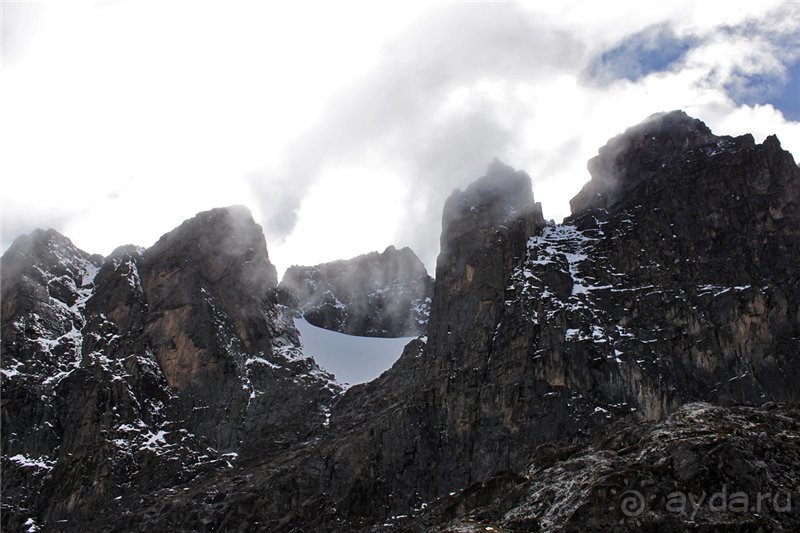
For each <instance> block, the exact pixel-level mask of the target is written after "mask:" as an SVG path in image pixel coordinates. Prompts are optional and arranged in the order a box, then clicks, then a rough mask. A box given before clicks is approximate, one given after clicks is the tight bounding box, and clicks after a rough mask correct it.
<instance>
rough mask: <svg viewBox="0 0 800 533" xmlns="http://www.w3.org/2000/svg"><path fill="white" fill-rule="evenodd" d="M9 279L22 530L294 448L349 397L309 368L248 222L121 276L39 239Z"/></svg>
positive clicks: (105, 264)
mask: <svg viewBox="0 0 800 533" xmlns="http://www.w3.org/2000/svg"><path fill="white" fill-rule="evenodd" d="M2 269H3V288H2V290H3V321H2V328H3V378H4V379H3V385H2V387H3V388H2V402H3V403H2V406H3V411H2V412H3V436H2V444H3V473H4V475H3V506H4V512H3V524H4V526H5V527H7V528H10V529H14V528H16V527H18V526H20V525H21V524H22V523H23V522H25V521H26V520H27V519H28V518H31V519H33V520H34V523H35V524H38V523H39V521H42V520H43V521H45V522H47V523H49V524H55V523H60V522H59V520H66V521H67V522H65V523H68V524H75V523H78V524H80V523H81V520H85V521H91V520H92V519H93V518H94V517H93V516H92V515H91V513H90V511H91V509H92V508H93V507H94V506H95V505H101V506H102V505H104V504H105V503H107V502H108V501H111V500H113V499H114V498H115V497H117V496H119V495H121V494H124V493H128V492H129V491H134V492H137V491H145V492H146V491H153V490H157V489H166V488H167V487H170V486H172V485H173V484H175V483H176V482H179V481H184V480H187V479H192V478H194V477H195V476H197V475H198V474H200V473H202V472H203V471H207V470H208V469H215V468H228V467H230V466H231V464H232V463H236V462H237V460H238V461H239V462H247V461H248V460H250V458H252V457H258V458H263V457H266V456H269V455H270V454H271V453H274V452H276V451H279V450H283V449H286V448H287V447H289V446H292V445H294V444H296V443H298V442H300V441H301V440H302V439H304V438H305V437H306V436H307V435H308V434H309V433H310V432H311V431H312V430H313V428H314V427H315V426H319V425H322V424H323V423H324V422H325V420H326V411H327V409H328V405H329V404H330V401H331V399H332V397H333V395H334V394H335V393H336V392H337V391H338V390H339V388H338V386H336V385H334V384H333V383H332V382H331V376H329V375H327V374H325V373H323V372H322V371H320V370H319V368H318V367H317V366H316V365H315V364H314V362H313V360H310V359H306V358H305V357H303V356H302V353H301V351H300V349H299V341H298V335H297V332H296V330H295V329H294V325H293V323H292V322H291V317H289V316H286V315H285V314H284V313H283V310H282V309H281V308H280V307H279V306H278V305H276V304H275V302H274V300H275V287H276V276H275V269H274V267H273V266H272V265H271V264H270V263H269V259H268V256H267V250H266V246H265V243H264V236H263V233H262V231H261V228H260V227H259V226H257V225H256V224H255V223H254V222H253V220H252V218H251V216H250V214H249V213H248V212H247V211H246V210H245V209H243V208H238V207H233V208H227V209H215V210H212V211H208V212H205V213H200V214H199V215H197V216H196V217H194V218H193V219H191V220H188V221H186V222H185V223H184V224H182V225H181V226H180V227H178V228H177V229H175V230H174V231H172V232H170V233H168V234H167V235H165V236H164V237H162V238H161V239H160V240H159V241H158V242H157V243H156V244H155V245H154V246H153V247H151V248H149V249H147V250H142V249H137V248H135V247H122V248H119V249H118V250H116V251H115V252H114V253H113V254H112V255H111V256H110V257H108V258H107V259H105V261H101V260H100V259H99V258H96V257H89V256H87V254H85V253H83V252H81V251H80V250H78V249H77V248H75V246H74V245H72V243H71V242H70V241H69V240H68V239H66V238H65V237H63V236H61V235H58V234H57V233H56V232H54V231H52V230H51V231H48V232H35V233H34V234H33V235H31V236H29V237H24V238H20V239H18V240H17V241H16V242H15V243H14V244H13V245H12V246H11V248H9V250H8V252H7V253H6V254H5V255H4V256H3V263H2ZM84 513H86V514H84ZM75 521H77V522H75ZM5 527H4V528H5ZM69 527H79V526H73V525H71V526H69Z"/></svg>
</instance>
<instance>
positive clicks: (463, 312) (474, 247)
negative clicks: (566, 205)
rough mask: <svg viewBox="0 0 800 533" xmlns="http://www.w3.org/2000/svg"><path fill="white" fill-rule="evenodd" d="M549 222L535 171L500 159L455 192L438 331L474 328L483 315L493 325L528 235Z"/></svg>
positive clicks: (444, 245)
mask: <svg viewBox="0 0 800 533" xmlns="http://www.w3.org/2000/svg"><path fill="white" fill-rule="evenodd" d="M544 224H545V222H544V218H543V217H542V210H541V204H539V203H534V200H533V191H532V186H531V179H530V177H529V176H528V175H527V174H526V173H525V172H521V171H515V170H514V169H513V168H511V167H509V166H508V165H505V164H503V163H501V162H500V161H497V160H495V161H494V162H493V163H492V164H490V165H489V168H488V169H487V171H486V175H485V176H483V177H481V178H479V179H478V180H476V181H475V182H473V183H472V184H471V185H469V186H468V187H467V188H466V189H464V190H463V191H461V190H456V191H454V192H453V193H452V194H451V195H450V197H449V198H448V199H447V201H446V202H445V205H444V212H443V214H442V236H441V251H440V254H439V257H438V259H437V265H436V291H435V297H434V303H433V307H432V309H431V320H432V321H433V320H436V322H437V324H438V330H437V332H438V333H437V335H438V334H439V333H441V334H443V335H448V334H451V333H453V332H454V330H455V329H459V330H461V329H464V328H467V329H471V328H473V325H474V323H475V322H476V321H477V323H482V322H483V321H482V320H480V318H481V317H484V318H486V319H487V321H486V322H485V324H482V326H485V327H488V328H494V326H495V318H496V317H495V315H496V313H495V311H496V310H497V305H498V303H499V302H502V300H503V296H502V295H503V291H504V289H505V281H506V279H507V278H508V276H509V274H510V273H511V271H512V270H513V268H514V266H515V265H516V264H517V263H518V262H519V261H520V260H521V259H522V258H524V255H525V243H526V242H527V239H528V237H529V236H531V235H533V234H535V233H536V232H537V231H538V230H539V229H540V228H541V227H543V226H544ZM456 302H457V303H456ZM479 329H480V328H479Z"/></svg>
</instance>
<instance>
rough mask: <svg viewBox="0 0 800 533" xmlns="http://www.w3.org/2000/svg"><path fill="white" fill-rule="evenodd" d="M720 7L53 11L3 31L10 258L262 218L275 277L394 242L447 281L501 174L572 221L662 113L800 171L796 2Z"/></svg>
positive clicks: (1, 103)
mask: <svg viewBox="0 0 800 533" xmlns="http://www.w3.org/2000/svg"><path fill="white" fill-rule="evenodd" d="M714 4H715V3H705V2H704V3H678V4H669V3H658V4H652V5H649V6H648V8H647V9H643V8H641V4H640V3H630V4H625V3H614V5H613V6H609V5H600V4H597V6H594V5H593V4H587V3H585V2H577V3H558V4H557V5H556V4H552V5H547V4H544V3H531V4H472V3H464V4H445V5H438V6H436V7H428V6H427V5H413V4H411V5H409V4H405V3H404V4H392V5H389V7H386V6H385V5H380V6H378V5H377V4H374V3H349V2H348V3H331V5H328V4H319V5H316V4H313V5H312V4H305V3H304V4H298V5H295V4H290V3H263V4H244V3H242V4H239V3H234V4H232V6H231V7H230V9H226V10H223V11H220V10H219V9H218V7H217V6H216V5H215V4H214V3H203V2H192V3H191V4H189V3H180V2H170V3H166V4H165V3H160V4H153V3H145V4H139V3H119V2H115V3H107V2H106V3H86V4H83V3H75V4H73V3H63V2H54V3H52V4H47V5H46V8H45V9H43V10H42V12H41V13H39V14H37V15H36V17H32V18H31V17H29V18H28V19H24V20H23V19H21V18H20V17H12V18H13V20H12V19H10V18H9V17H6V18H4V19H3V22H4V38H6V35H18V36H19V35H25V38H24V39H16V38H15V39H14V42H15V44H14V45H12V46H14V47H16V48H14V51H13V58H14V59H13V60H9V63H8V65H7V68H6V69H5V70H4V73H3V74H4V79H3V84H1V85H0V93H2V94H0V116H1V117H2V120H0V175H2V176H3V177H4V187H3V193H2V194H3V196H4V197H5V201H4V203H5V205H6V206H11V207H6V209H5V211H4V214H3V221H4V231H3V238H4V246H7V245H8V244H9V239H11V238H13V236H14V235H15V234H16V233H17V232H21V231H27V228H30V227H31V226H32V225H33V224H35V225H41V226H50V225H53V226H55V227H56V229H59V230H60V231H63V232H65V233H66V234H67V235H68V236H69V237H70V238H72V239H73V241H74V242H75V243H76V244H77V245H78V246H81V247H82V248H84V249H86V250H87V251H90V252H101V253H108V252H109V251H111V250H112V249H113V248H114V247H116V246H117V245H119V244H123V243H126V242H133V243H136V244H141V245H148V244H150V243H152V242H154V241H155V240H156V239H157V238H158V237H159V236H160V235H161V234H162V233H164V232H166V231H168V230H169V229H170V228H172V227H174V226H176V225H177V224H178V223H180V222H181V221H182V220H183V219H186V218H189V217H191V216H192V215H194V214H195V213H196V212H198V211H202V210H205V209H209V208H212V207H216V206H220V205H230V204H245V205H247V206H248V207H250V208H251V209H252V211H253V214H254V216H255V217H256V218H257V220H259V221H260V222H261V223H262V225H263V226H264V229H265V233H266V234H267V238H268V246H269V251H270V257H271V258H272V259H273V261H274V262H275V263H276V265H277V266H278V270H279V272H281V271H282V270H283V269H285V268H286V267H288V266H289V265H291V264H317V263H320V262H323V261H329V260H334V259H339V258H343V257H351V256H355V255H358V254H361V253H365V252H368V251H371V250H383V249H384V248H386V246H388V245H389V244H394V245H396V246H410V247H412V248H413V249H414V250H415V252H417V254H418V255H419V256H420V258H421V259H422V260H423V261H424V262H425V264H426V266H427V267H428V269H429V270H430V271H432V270H433V267H434V263H435V258H436V255H437V253H438V240H439V231H440V222H441V221H440V218H441V210H442V206H443V204H444V200H445V198H446V197H447V196H448V195H449V194H450V193H451V191H452V190H453V189H454V188H456V187H464V186H466V185H467V184H468V183H470V182H471V181H473V180H474V179H476V178H478V177H480V176H481V175H483V173H484V172H485V170H486V167H487V165H488V164H489V162H490V161H492V160H493V159H494V158H495V157H499V158H500V159H502V160H503V161H505V162H506V163H508V164H510V165H512V166H514V167H515V168H518V169H521V170H524V171H526V172H527V173H528V174H530V175H531V177H532V179H533V183H534V195H535V197H536V199H537V200H538V201H541V202H542V204H543V209H544V213H545V216H546V217H548V218H554V219H560V218H562V217H563V216H566V215H567V214H568V212H569V207H568V202H569V199H570V198H571V197H572V196H574V195H575V194H576V193H577V192H578V191H579V190H580V188H581V186H582V185H583V183H584V182H585V181H587V180H588V179H589V175H588V172H587V171H586V162H587V161H588V160H589V159H590V158H591V157H592V156H594V155H595V154H596V153H597V150H598V148H599V147H600V146H602V145H603V144H605V142H606V141H607V140H608V139H609V138H610V137H612V136H614V135H616V134H617V133H620V132H622V131H623V130H625V129H626V128H627V127H628V126H631V125H633V124H635V123H637V122H639V121H641V120H642V119H644V118H645V117H647V116H649V115H651V114H652V113H654V112H658V111H667V110H672V109H684V110H686V111H687V112H688V113H689V114H690V115H693V116H696V117H698V118H700V119H702V120H703V121H705V122H706V123H708V124H709V126H710V127H711V128H712V130H714V131H715V133H719V134H730V135H736V134H741V133H745V132H752V133H753V134H754V135H755V137H756V138H757V139H758V140H760V139H763V137H765V136H766V135H768V134H771V133H777V134H778V136H779V138H780V139H781V142H782V144H783V146H784V147H785V148H786V149H789V150H790V151H793V152H794V153H795V155H798V154H800V125H799V124H798V123H797V122H793V121H792V120H787V119H788V118H791V115H783V114H782V112H781V111H787V112H790V111H791V107H790V105H789V104H790V103H791V101H792V100H794V101H796V98H794V99H792V98H791V92H790V91H791V88H792V87H795V86H796V83H797V80H798V79H800V75H798V74H797V68H798V67H797V65H798V64H800V57H799V56H798V52H799V51H800V44H798V33H797V29H796V24H794V21H796V20H797V19H798V18H799V17H800V6H798V5H797V4H791V3H787V4H770V3H757V5H755V4H753V3H752V2H742V3H736V2H731V3H726V6H725V9H723V10H720V9H718V6H715V5H714ZM8 9H9V8H8V5H7V4H3V10H4V13H7V12H8V11H7V10H8ZM9 20H10V21H11V22H9ZM9 24H11V25H13V31H11V32H10V33H7V32H6V28H7V27H9ZM33 27H35V28H36V31H30V32H28V31H23V30H22V29H26V30H27V29H31V28H33ZM5 42H6V41H4V43H5ZM6 53H8V52H4V58H5V57H6ZM9 57H11V56H9ZM787 102H788V103H787ZM776 106H777V107H776ZM56 215H57V216H56Z"/></svg>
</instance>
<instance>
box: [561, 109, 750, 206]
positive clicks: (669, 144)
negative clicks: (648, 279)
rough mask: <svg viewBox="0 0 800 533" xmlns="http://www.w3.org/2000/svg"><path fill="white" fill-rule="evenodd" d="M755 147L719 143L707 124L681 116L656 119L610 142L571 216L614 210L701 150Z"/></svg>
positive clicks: (592, 165)
mask: <svg viewBox="0 0 800 533" xmlns="http://www.w3.org/2000/svg"><path fill="white" fill-rule="evenodd" d="M753 144H754V143H753V137H752V136H751V135H745V136H742V137H740V138H737V139H735V140H734V139H732V138H731V137H718V136H716V135H714V134H713V133H712V132H711V130H710V129H709V128H708V126H706V124H705V123H703V122H702V121H700V120H698V119H696V118H692V117H690V116H688V115H687V114H686V113H684V112H683V111H671V112H669V113H656V114H654V115H651V116H650V117H648V118H647V119H645V120H644V121H642V122H641V123H639V124H637V125H635V126H632V127H630V128H628V129H627V130H625V132H624V133H622V134H620V135H617V136H616V137H614V138H612V139H611V140H610V141H608V143H606V145H605V146H603V147H602V148H600V150H599V153H598V155H597V156H595V157H594V158H592V159H591V160H589V163H588V169H589V173H590V174H591V176H592V180H591V181H589V182H588V183H587V184H586V185H585V186H584V187H583V189H582V190H581V192H580V193H579V194H578V195H577V196H575V198H573V199H572V201H571V202H570V205H571V207H572V213H573V214H577V213H579V212H581V211H583V210H585V209H587V208H591V207H594V208H611V207H613V206H615V205H616V204H617V203H618V202H619V201H620V198H621V197H624V196H626V192H629V191H630V190H632V189H634V188H636V187H637V186H640V185H641V184H642V183H643V182H647V181H649V180H650V179H651V178H652V176H653V175H654V174H658V173H660V172H661V171H662V169H666V168H670V169H674V168H675V167H682V166H683V165H681V163H684V162H686V157H687V155H688V154H692V153H694V152H696V151H698V150H700V151H702V153H703V154H704V155H709V154H712V153H714V152H718V151H720V150H723V149H726V150H729V149H732V148H733V146H734V145H738V146H740V147H752V146H753ZM628 196H630V194H628Z"/></svg>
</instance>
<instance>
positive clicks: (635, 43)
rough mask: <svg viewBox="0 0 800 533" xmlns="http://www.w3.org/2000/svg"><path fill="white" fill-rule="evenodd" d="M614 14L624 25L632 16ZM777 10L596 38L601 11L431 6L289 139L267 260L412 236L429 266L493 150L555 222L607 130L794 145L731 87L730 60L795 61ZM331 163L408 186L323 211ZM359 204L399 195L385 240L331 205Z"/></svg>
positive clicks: (684, 13) (676, 21)
mask: <svg viewBox="0 0 800 533" xmlns="http://www.w3.org/2000/svg"><path fill="white" fill-rule="evenodd" d="M584 5H585V4H584ZM487 10H490V11H491V13H487ZM594 14H595V15H597V16H598V17H599V18H602V16H608V15H607V13H605V12H604V13H594ZM489 15H491V16H489ZM612 16H613V17H614V18H615V20H617V21H618V20H619V19H620V18H622V17H623V16H624V15H621V14H620V13H619V12H615V13H613V14H612ZM779 16H782V17H786V13H783V14H782V15H779V14H776V12H774V11H766V12H757V13H753V12H750V13H748V12H741V11H737V10H736V9H734V10H732V12H731V13H729V14H728V16H727V17H726V18H723V19H719V17H718V20H720V22H717V23H713V21H712V20H711V18H710V17H709V15H708V14H707V13H706V12H705V11H702V10H701V11H699V12H696V11H690V10H686V9H685V8H684V7H679V8H678V9H676V10H673V11H670V12H668V13H657V15H652V14H651V15H643V14H641V13H639V12H637V13H635V15H634V16H632V17H630V20H629V22H630V24H628V25H625V27H626V28H629V30H628V31H629V32H630V33H620V30H619V29H610V30H609V31H608V32H606V33H605V34H604V35H601V36H598V35H597V33H598V30H597V27H598V26H601V25H602V23H598V24H588V23H587V26H586V27H582V24H584V23H586V21H585V20H584V18H583V17H586V20H589V21H590V20H591V17H592V13H589V14H586V13H584V14H582V15H577V14H576V10H572V11H568V12H558V11H556V12H549V13H540V12H537V11H535V10H534V11H532V10H529V9H527V8H524V7H520V6H516V5H504V6H503V7H502V10H498V8H497V6H485V5H484V6H475V5H468V6H464V5H455V6H452V5H451V6H446V7H443V8H441V9H440V10H438V11H435V12H432V13H426V14H425V16H424V18H423V19H421V20H419V21H417V23H416V24H415V25H413V26H412V28H411V29H410V30H409V31H408V32H406V33H404V34H401V35H400V36H398V37H397V38H396V39H395V40H394V41H392V42H390V43H389V44H388V45H387V47H386V49H385V51H384V53H383V54H382V55H381V57H380V60H379V61H378V65H377V67H376V68H375V69H374V70H372V71H370V73H369V75H367V76H365V77H363V78H362V79H360V80H358V81H357V82H356V83H354V84H352V85H351V86H349V87H347V89H346V90H344V91H342V92H341V93H340V94H338V95H337V97H336V98H335V99H332V100H331V101H330V102H329V103H328V104H327V105H326V108H327V109H329V110H330V111H329V113H327V114H326V115H324V116H323V118H322V120H321V121H320V122H319V123H318V124H317V125H316V126H315V129H314V132H313V133H312V134H311V135H309V136H306V137H301V138H299V139H298V140H297V141H296V143H295V144H294V145H293V146H292V152H290V153H289V155H288V157H287V158H286V159H285V160H284V162H283V166H281V167H280V168H281V170H280V174H281V175H286V176H291V177H292V179H294V180H295V181H293V182H292V184H293V188H292V190H291V194H289V195H287V197H286V198H284V200H285V201H284V202H282V203H281V204H280V205H281V207H282V208H281V209H278V210H276V213H280V215H279V216H281V217H282V218H281V219H280V220H279V222H280V224H275V223H274V222H273V221H266V224H265V227H267V228H269V229H268V235H269V234H270V233H272V239H270V240H271V242H272V243H273V244H272V248H273V249H275V250H276V252H275V253H273V257H276V258H277V260H278V262H279V263H285V262H299V261H300V258H302V257H307V258H308V259H306V260H305V261H306V262H320V261H322V260H323V259H324V260H328V259H333V258H335V257H336V256H335V255H334V254H335V252H336V250H337V249H340V250H347V251H348V253H351V255H355V254H356V253H362V252H365V251H368V250H370V249H382V248H383V247H384V246H385V245H387V244H390V243H391V244H396V245H401V246H402V245H409V246H411V247H412V248H413V249H414V250H415V251H416V252H417V253H418V255H419V256H420V257H421V258H422V259H423V261H424V262H425V263H426V265H427V267H428V268H429V269H430V270H432V268H433V266H434V262H435V257H436V254H437V253H438V238H439V228H440V220H439V218H440V216H441V206H442V205H443V203H444V200H445V198H446V197H447V196H448V195H449V194H450V192H451V191H452V189H453V188H455V187H463V186H465V185H467V184H468V183H469V182H471V181H472V180H474V179H476V178H477V177H479V176H481V175H482V174H483V172H484V171H485V169H486V165H487V164H488V163H489V162H490V161H491V160H492V158H494V157H495V156H498V157H500V158H501V159H503V160H504V161H506V162H508V163H510V164H512V165H514V166H515V167H517V168H520V169H523V170H525V171H528V172H529V173H530V174H531V176H532V177H533V180H534V193H535V196H536V198H537V200H539V201H542V202H543V207H544V211H545V215H546V216H549V217H553V218H556V219H560V218H562V217H564V216H566V215H567V214H568V201H569V199H570V198H571V197H572V196H574V195H575V194H576V193H577V192H578V191H579V190H580V188H581V186H582V185H583V183H584V182H585V181H586V180H588V178H589V175H588V173H587V171H586V168H585V167H586V162H587V161H588V159H590V158H591V157H592V156H593V155H594V154H596V152H597V149H598V148H599V147H600V146H602V145H603V144H605V142H606V141H607V140H608V139H609V138H610V137H612V136H613V135H616V134H617V133H620V132H622V131H623V130H624V129H626V128H627V127H628V126H631V125H633V124H635V123H637V122H639V121H640V120H642V119H644V118H645V117H647V116H649V115H650V114H652V113H654V112H657V111H665V110H672V109H677V108H683V109H686V110H687V111H688V112H689V113H690V114H693V115H695V116H698V117H699V118H701V119H703V120H705V121H707V122H708V123H709V125H710V126H711V127H712V129H715V131H716V132H717V133H720V134H728V133H730V134H738V133H743V132H744V131H752V132H753V133H754V134H755V135H756V136H757V137H761V138H763V137H764V136H766V135H767V134H769V133H771V132H778V133H779V135H780V136H781V137H782V138H786V139H787V140H786V141H785V142H784V146H787V147H790V146H798V148H800V144H797V141H796V140H794V139H796V136H797V133H796V132H797V131H798V129H797V125H796V124H794V123H790V122H787V121H786V120H784V119H783V118H782V117H781V116H780V114H779V113H777V112H775V110H774V109H772V108H771V107H770V106H753V105H751V106H747V105H745V106H742V105H740V104H741V103H740V102H737V101H736V100H735V98H734V97H733V96H732V95H731V94H729V90H730V89H729V83H730V81H731V80H732V79H734V74H735V72H736V70H735V68H734V65H738V64H742V65H746V66H748V68H749V69H750V70H749V71H748V72H751V73H755V72H756V66H758V68H760V69H761V70H762V71H770V70H771V69H774V68H776V67H775V65H779V64H780V61H781V60H782V58H783V57H788V56H787V55H786V54H785V52H786V51H785V50H784V49H782V48H781V47H779V46H777V45H775V43H777V42H780V41H781V39H784V40H785V36H786V34H787V32H789V33H791V32H790V27H789V26H788V25H785V26H786V29H785V31H784V30H780V29H776V26H775V19H776V17H779ZM618 26H619V25H618V24H617V26H616V27H618ZM581 28H583V29H581ZM743 35H748V37H747V39H745V40H743V37H742V36H743ZM665 47H666V48H667V50H664V48H665ZM730 56H734V57H730ZM744 57H750V58H752V59H748V60H745V59H743V58H744ZM757 58H759V59H758V60H756V59H757ZM770 110H771V111H770ZM320 132H324V133H320ZM335 169H339V170H340V171H343V170H344V169H350V171H352V172H366V173H369V172H370V171H372V172H374V175H375V179H376V180H379V179H384V178H381V176H383V177H387V176H389V178H385V179H387V180H389V181H391V182H392V183H396V182H398V181H399V182H400V183H402V184H403V186H401V187H398V186H396V185H391V186H387V188H386V191H385V195H381V194H374V192H373V193H371V194H369V195H368V194H366V191H358V190H355V189H351V190H349V191H348V193H347V194H344V193H340V194H339V195H338V197H339V198H337V200H336V201H330V202H328V203H327V207H326V203H325V202H319V201H317V200H315V199H314V195H315V192H316V191H317V190H318V189H311V188H309V185H310V184H313V183H317V182H318V181H321V182H327V181H328V180H327V179H326V178H325V174H326V173H335V172H336V170H335ZM344 171H346V170H344ZM260 179H261V181H260V182H259V183H258V187H260V190H262V191H264V192H266V191H269V190H270V188H271V186H272V184H273V183H274V181H273V179H271V177H270V176H269V175H263V176H261V177H260ZM342 183H344V182H342ZM326 194H328V195H329V194H330V193H326ZM265 197H267V198H269V196H266V195H265ZM342 197H345V199H344V200H342ZM347 198H353V199H357V200H355V201H354V203H348V202H347ZM329 199H330V200H332V198H331V197H330V196H329ZM270 203H271V200H270ZM364 203H367V204H371V205H380V206H386V210H387V212H390V211H391V212H392V213H396V210H395V209H391V208H390V206H395V205H396V204H397V203H401V205H402V206H403V209H402V210H401V213H400V216H399V218H397V215H396V214H393V215H392V216H393V217H394V218H392V219H391V223H390V224H383V229H384V230H385V229H387V226H388V227H392V226H393V227H394V231H393V232H392V233H391V234H390V233H389V232H386V233H383V234H382V235H371V236H370V237H369V238H363V239H362V238H361V235H360V232H359V229H358V228H357V227H356V225H353V224H349V225H344V224H342V225H341V226H340V225H339V222H338V218H339V217H340V215H338V214H337V212H341V210H348V211H350V210H357V209H359V208H358V204H364ZM312 206H313V207H312ZM263 209H267V206H266V205H265V206H264V207H263ZM292 209H295V211H294V212H295V213H296V216H297V217H299V219H300V224H299V225H298V226H296V227H294V228H292V223H293V222H294V217H292V216H289V217H286V213H287V212H290V211H291V210H292ZM377 218H381V217H377ZM315 220H316V221H320V220H322V221H324V222H323V223H322V224H314V223H313V221H315ZM366 220H367V221H366V222H365V223H364V225H371V224H373V223H374V219H373V218H367V219H366ZM323 224H324V226H325V229H324V231H325V232H326V234H328V235H330V236H331V237H330V238H333V239H334V240H335V241H336V242H337V243H338V244H337V245H334V244H332V241H331V240H330V238H329V239H326V243H325V244H316V243H317V242H318V241H319V239H316V240H315V238H314V233H315V232H319V231H320V226H321V225H323ZM337 226H339V227H340V228H341V231H338V232H337V231H336V229H335V228H336V227H337ZM290 228H291V229H290ZM287 233H288V234H290V235H291V236H290V237H289V239H287V240H286V241H285V242H281V240H280V238H281V236H282V235H283V234H287ZM337 233H338V237H335V236H336V234H337ZM311 243H315V244H311ZM357 246H362V248H361V249H356V247H357ZM309 248H311V249H309ZM315 248H316V249H315ZM312 257H313V258H314V259H313V260H311V258H312Z"/></svg>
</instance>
